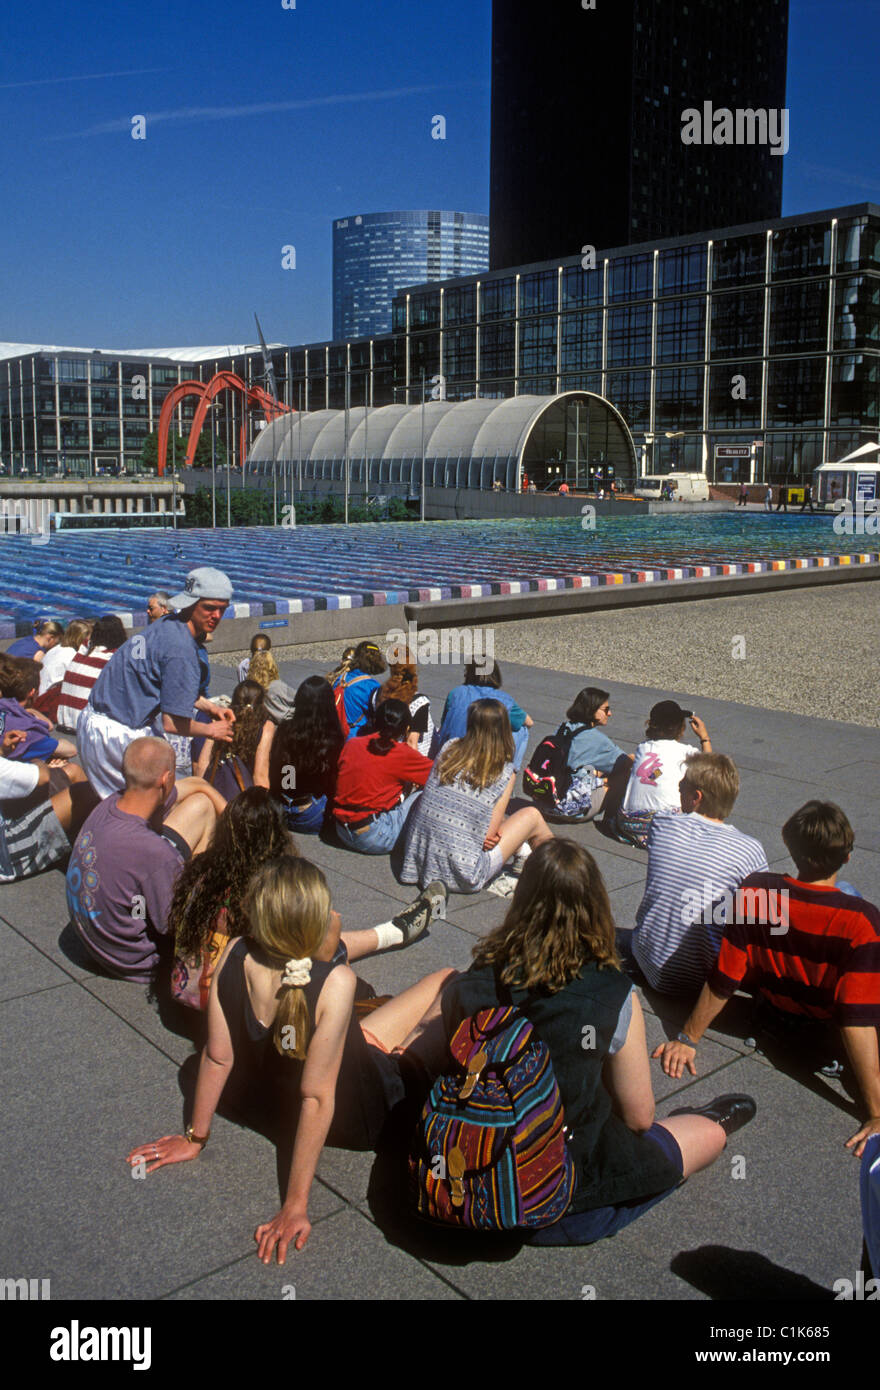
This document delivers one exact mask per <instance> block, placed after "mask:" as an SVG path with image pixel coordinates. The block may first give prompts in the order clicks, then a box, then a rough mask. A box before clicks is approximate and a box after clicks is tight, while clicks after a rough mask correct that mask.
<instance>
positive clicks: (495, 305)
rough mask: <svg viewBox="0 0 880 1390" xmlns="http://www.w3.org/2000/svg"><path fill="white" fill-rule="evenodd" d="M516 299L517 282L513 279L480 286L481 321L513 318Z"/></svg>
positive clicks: (492, 281) (494, 281) (488, 282)
mask: <svg viewBox="0 0 880 1390" xmlns="http://www.w3.org/2000/svg"><path fill="white" fill-rule="evenodd" d="M515 297H516V281H515V280H513V279H512V278H511V279H507V280H487V281H486V282H485V283H484V284H482V285H481V286H480V321H481V322H482V323H486V322H487V321H488V320H490V319H504V318H512V317H513V314H514V299H515Z"/></svg>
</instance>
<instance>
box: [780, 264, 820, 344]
mask: <svg viewBox="0 0 880 1390" xmlns="http://www.w3.org/2000/svg"><path fill="white" fill-rule="evenodd" d="M827 342H828V284H827V281H826V282H822V281H817V280H810V281H806V282H802V283H800V284H794V285H780V286H778V287H777V288H774V289H773V290H771V292H770V349H771V351H773V350H775V351H776V352H821V351H824V349H825V347H826V345H827Z"/></svg>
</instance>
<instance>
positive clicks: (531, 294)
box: [519, 270, 558, 318]
mask: <svg viewBox="0 0 880 1390" xmlns="http://www.w3.org/2000/svg"><path fill="white" fill-rule="evenodd" d="M557 281H558V275H557V272H556V271H555V270H542V271H539V272H537V273H536V274H534V275H524V276H523V277H522V279H521V280H520V282H519V312H520V317H521V318H524V317H526V316H527V315H529V314H549V313H554V314H555V312H556V287H557Z"/></svg>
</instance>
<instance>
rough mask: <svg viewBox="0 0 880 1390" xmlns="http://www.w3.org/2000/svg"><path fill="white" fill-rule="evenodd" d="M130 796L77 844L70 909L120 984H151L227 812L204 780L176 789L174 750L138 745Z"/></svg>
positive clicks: (95, 816)
mask: <svg viewBox="0 0 880 1390" xmlns="http://www.w3.org/2000/svg"><path fill="white" fill-rule="evenodd" d="M122 774H123V777H124V779H125V791H123V792H114V793H112V794H111V795H110V796H108V797H107V798H106V799H105V800H104V801H102V802H101V804H100V806H98V807H97V808H96V809H95V810H94V811H93V812H92V814H91V815H90V816H89V818H88V820H87V821H86V822H85V824H84V826H83V828H82V830H81V831H80V833H79V835H78V836H77V839H76V843H75V845H74V847H73V853H72V854H71V857H70V865H69V867H68V870H67V905H68V908H69V909H70V915H71V920H72V922H73V925H74V928H75V929H76V932H77V934H78V936H79V938H80V940H81V941H82V943H83V945H84V946H85V948H86V950H87V951H88V952H89V954H90V955H91V956H92V957H93V958H94V959H95V960H96V961H97V962H98V963H99V964H100V965H101V966H103V968H104V969H105V970H106V971H108V972H109V973H110V974H111V975H115V976H116V977H117V978H119V979H123V980H132V981H134V982H136V983H138V984H147V983H149V981H150V979H151V978H152V975H153V972H154V970H155V968H156V966H157V965H158V964H159V963H160V960H161V959H162V958H163V956H164V955H166V954H170V945H169V949H168V950H167V951H165V950H163V941H162V938H163V937H164V936H165V933H166V932H167V930H168V910H169V908H170V906H171V897H172V894H173V892H174V885H175V882H176V880H177V876H178V874H179V873H180V870H181V868H182V867H183V864H184V863H185V861H186V860H188V859H189V858H190V857H191V856H192V855H194V854H201V853H202V852H203V850H205V849H207V847H208V845H209V844H210V843H211V836H212V835H213V832H214V825H215V823H216V820H217V816H218V815H220V814H221V813H222V811H223V809H224V807H225V805H226V802H225V801H224V799H223V797H222V796H220V795H219V793H218V792H216V791H215V790H214V788H213V787H211V786H209V784H208V783H207V782H203V781H202V779H201V778H200V777H186V778H183V779H181V780H180V781H178V782H177V784H176V786H175V781H174V750H173V749H172V747H171V745H170V744H169V743H167V742H166V740H165V739H162V738H138V739H135V740H134V741H133V742H132V743H130V744H129V745H128V747H127V748H126V750H125V754H124V757H123V760H122Z"/></svg>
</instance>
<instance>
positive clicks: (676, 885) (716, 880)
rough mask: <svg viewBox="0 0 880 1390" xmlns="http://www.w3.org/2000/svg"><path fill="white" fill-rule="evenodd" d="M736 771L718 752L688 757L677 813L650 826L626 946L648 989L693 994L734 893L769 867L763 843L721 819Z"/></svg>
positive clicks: (734, 791)
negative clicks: (642, 890) (642, 887)
mask: <svg viewBox="0 0 880 1390" xmlns="http://www.w3.org/2000/svg"><path fill="white" fill-rule="evenodd" d="M738 795H739V773H738V772H737V770H736V767H735V765H734V763H733V762H732V760H731V759H730V758H727V757H725V756H724V754H722V753H696V754H694V755H693V756H692V757H690V758H688V760H687V762H686V764H685V772H684V776H683V777H682V779H681V782H680V783H679V796H680V797H681V809H682V811H683V813H684V814H683V815H678V814H677V813H670V812H663V811H660V812H658V813H657V815H656V816H655V817H654V819H653V821H652V822H651V828H650V830H649V832H648V876H647V878H646V880H645V893H644V897H643V898H642V901H641V903H640V904H639V909H638V912H637V913H636V927H635V931H634V932H633V933H632V938H631V949H632V952H633V955H634V957H635V960H636V963H637V965H638V967H639V969H640V970H641V971H642V974H643V975H644V976H645V978H646V979H647V981H648V984H649V985H650V986H651V988H652V989H656V990H659V991H660V992H661V993H663V994H694V993H695V992H696V991H697V990H698V989H699V988H700V986H701V985H702V984H704V982H705V981H706V979H707V978H708V975H709V972H710V971H711V970H712V968H713V967H714V965H715V961H716V960H717V958H718V951H719V949H720V947H721V938H722V935H723V932H724V926H725V923H727V922H729V921H730V920H731V919H732V917H733V911H734V893H735V891H736V889H737V888H738V887H739V885H740V884H741V883H742V882H743V880H744V879H745V878H747V877H748V875H749V874H754V873H757V872H759V871H760V870H762V869H766V868H767V857H766V855H765V854H764V847H763V845H762V844H761V843H760V841H758V840H754V839H752V838H751V836H750V835H744V834H743V833H742V831H740V830H737V829H735V828H734V826H732V825H726V824H725V822H726V820H727V817H728V816H729V815H730V813H731V811H732V810H733V806H734V802H735V801H736V798H737V796H738Z"/></svg>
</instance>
